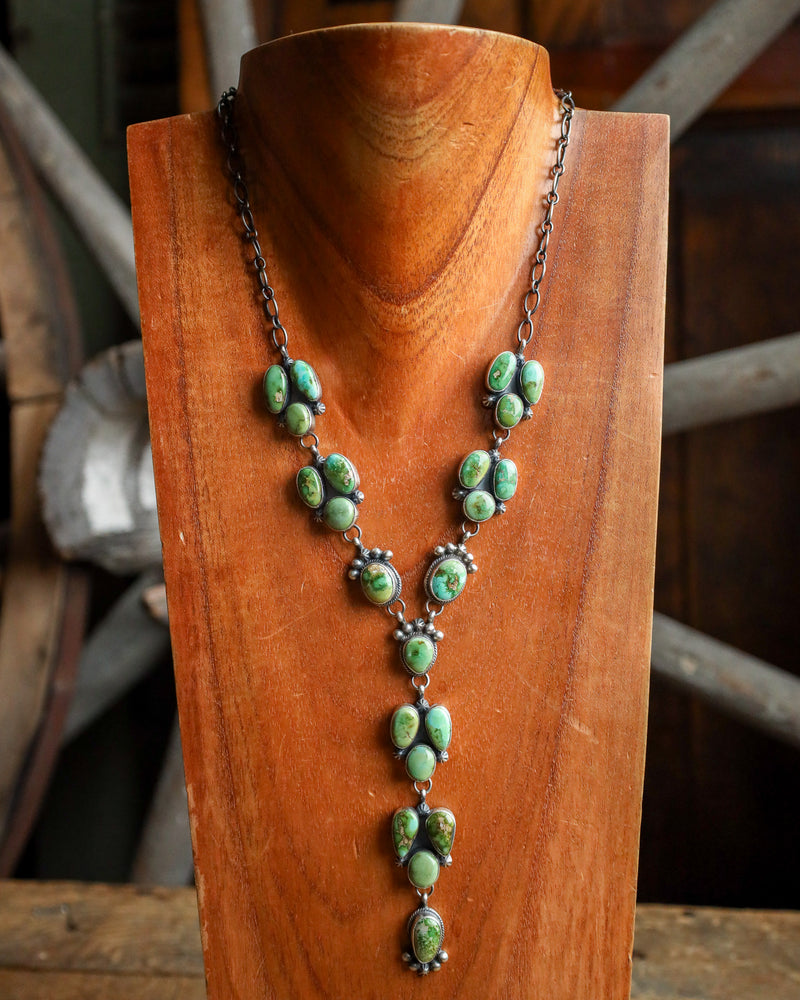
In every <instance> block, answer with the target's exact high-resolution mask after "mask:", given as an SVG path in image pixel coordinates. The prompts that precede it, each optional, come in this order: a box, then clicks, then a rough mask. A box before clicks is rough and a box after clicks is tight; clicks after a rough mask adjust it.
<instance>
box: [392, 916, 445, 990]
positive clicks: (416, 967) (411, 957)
mask: <svg viewBox="0 0 800 1000" xmlns="http://www.w3.org/2000/svg"><path fill="white" fill-rule="evenodd" d="M426 898H427V897H426ZM419 917H432V918H433V919H434V920H435V921H436V923H437V924H438V925H439V928H440V929H441V938H440V942H441V943H440V947H439V951H438V952H437V954H436V958H434V959H433V960H432V961H430V962H420V961H419V960H418V959H417V956H416V955H415V954H414V949H413V945H412V946H411V951H404V952H403V961H404V962H406V963H407V964H408V967H409V969H411V970H412V972H416V973H417V975H419V976H427V975H428V973H429V972H438V971H439V969H441V967H442V964H443V963H444V962H446V961H447V959H448V957H449V956H448V954H447V952H446V951H445V950H444V949H443V948H442V947H441V944H444V920H442V918H441V916H440V915H439V914H438V913H437V912H436V910H434V909H433V908H432V907H430V906H428V905H427V904H424V905H423V906H420V907H419V909H417V910H414V912H413V913H412V914H411V916H410V917H409V918H408V923H407V925H406V933H407V934H408V938H409V941H413V937H412V934H413V929H414V923H415V922H416V920H417V919H418V918H419Z"/></svg>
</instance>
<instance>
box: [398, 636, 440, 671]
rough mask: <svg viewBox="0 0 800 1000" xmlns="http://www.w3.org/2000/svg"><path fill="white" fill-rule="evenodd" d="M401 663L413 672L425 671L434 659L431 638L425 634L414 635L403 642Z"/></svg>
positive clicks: (434, 649) (434, 647) (434, 648)
mask: <svg viewBox="0 0 800 1000" xmlns="http://www.w3.org/2000/svg"><path fill="white" fill-rule="evenodd" d="M402 654H403V663H405V665H406V666H407V667H408V669H409V670H410V671H411V672H412V673H413V674H424V673H426V672H427V671H428V670H429V669H430V667H431V664H432V663H433V661H434V660H435V659H436V646H435V644H434V642H433V639H429V638H428V637H427V636H425V635H415V636H414V637H413V639H406V641H405V642H404V643H403V650H402Z"/></svg>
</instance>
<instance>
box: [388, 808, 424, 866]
mask: <svg viewBox="0 0 800 1000" xmlns="http://www.w3.org/2000/svg"><path fill="white" fill-rule="evenodd" d="M418 832H419V816H418V815H417V810H416V809H410V808H409V807H408V806H406V807H405V808H403V809H398V810H397V812H396V813H395V814H394V816H393V817H392V841H393V843H394V852H395V854H396V855H397V856H398V858H404V857H405V856H406V854H408V852H409V851H410V850H411V847H412V845H413V843H414V838H415V837H416V836H417V833H418Z"/></svg>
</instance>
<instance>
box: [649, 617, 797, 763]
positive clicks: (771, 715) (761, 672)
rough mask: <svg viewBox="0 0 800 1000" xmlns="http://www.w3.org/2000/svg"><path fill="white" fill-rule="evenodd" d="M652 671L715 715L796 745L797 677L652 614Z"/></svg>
mask: <svg viewBox="0 0 800 1000" xmlns="http://www.w3.org/2000/svg"><path fill="white" fill-rule="evenodd" d="M653 669H654V670H656V671H657V672H658V673H659V674H660V675H661V676H662V677H664V678H666V679H668V680H670V681H672V682H673V683H674V684H678V685H679V686H680V687H682V688H684V689H686V690H688V691H691V692H692V694H696V695H698V696H699V697H701V698H703V699H704V700H705V701H707V702H708V703H709V704H711V705H713V706H714V707H715V708H717V709H719V711H721V712H725V713H727V714H730V715H733V716H734V717H735V718H738V719H741V720H742V721H744V722H746V723H747V724H748V725H751V726H755V727H756V728H757V729H761V730H763V731H764V732H766V733H769V734H770V735H771V736H775V737H777V738H778V739H781V740H785V741H786V742H788V743H791V744H793V745H794V746H797V747H800V678H798V677H795V676H794V675H793V674H790V673H788V672H787V671H785V670H779V669H778V668H777V667H773V666H772V665H771V664H769V663H764V662H763V661H762V660H759V659H757V658H756V657H755V656H749V655H748V654H747V653H743V652H742V651H741V650H739V649H733V648H732V647H731V646H728V645H726V644H725V643H724V642H719V641H718V640H716V639H712V638H711V636H708V635H703V634H702V632H698V631H697V630H696V629H693V628H689V627H688V626H687V625H681V624H680V622H676V621H673V620H672V619H670V618H667V616H666V615H662V614H658V613H657V612H656V613H655V615H654V616H653Z"/></svg>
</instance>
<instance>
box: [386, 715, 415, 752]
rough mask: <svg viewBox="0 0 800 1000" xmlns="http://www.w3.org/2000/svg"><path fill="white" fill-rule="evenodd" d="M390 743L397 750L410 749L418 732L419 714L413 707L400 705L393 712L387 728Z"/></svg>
mask: <svg viewBox="0 0 800 1000" xmlns="http://www.w3.org/2000/svg"><path fill="white" fill-rule="evenodd" d="M389 732H390V735H391V737H392V743H394V745H395V746H396V747H397V749H398V750H405V748H406V747H410V746H411V744H412V743H413V742H414V740H415V739H416V737H417V733H418V732H419V712H418V711H417V710H416V708H414V706H413V705H401V706H400V707H399V708H396V709H395V710H394V714H393V715H392V722H391V725H390V727H389Z"/></svg>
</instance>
